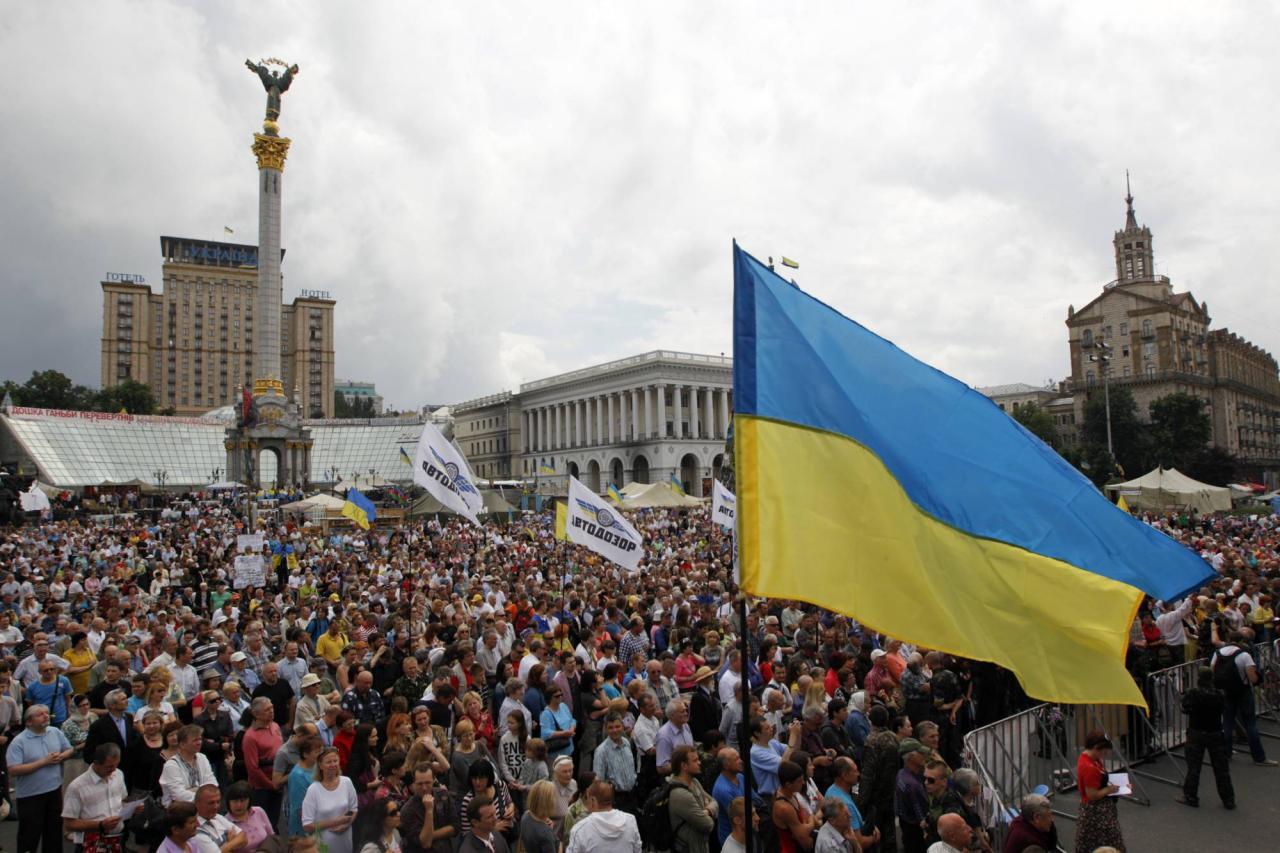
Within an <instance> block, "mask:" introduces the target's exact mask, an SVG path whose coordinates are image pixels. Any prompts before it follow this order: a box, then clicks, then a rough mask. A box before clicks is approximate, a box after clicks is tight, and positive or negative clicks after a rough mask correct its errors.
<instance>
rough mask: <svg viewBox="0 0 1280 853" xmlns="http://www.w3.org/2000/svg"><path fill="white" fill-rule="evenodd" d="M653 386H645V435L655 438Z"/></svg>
mask: <svg viewBox="0 0 1280 853" xmlns="http://www.w3.org/2000/svg"><path fill="white" fill-rule="evenodd" d="M652 392H653V386H652V385H646V386H644V437H645V438H653V393H652Z"/></svg>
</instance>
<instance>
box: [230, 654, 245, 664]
mask: <svg viewBox="0 0 1280 853" xmlns="http://www.w3.org/2000/svg"><path fill="white" fill-rule="evenodd" d="M248 659H249V656H248V655H246V654H245V653H244V652H236V653H235V654H233V655H232V656H231V662H232V663H239V662H240V661H242V660H248Z"/></svg>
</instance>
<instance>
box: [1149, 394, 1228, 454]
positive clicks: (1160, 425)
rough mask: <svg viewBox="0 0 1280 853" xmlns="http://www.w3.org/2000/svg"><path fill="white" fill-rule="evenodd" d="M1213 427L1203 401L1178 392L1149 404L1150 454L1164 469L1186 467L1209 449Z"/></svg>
mask: <svg viewBox="0 0 1280 853" xmlns="http://www.w3.org/2000/svg"><path fill="white" fill-rule="evenodd" d="M1212 436H1213V425H1212V424H1211V423H1210V422H1209V413H1208V412H1206V411H1205V407H1204V401H1203V400H1201V399H1200V398H1199V397H1193V396H1192V395H1190V394H1185V393H1182V392H1179V393H1177V394H1170V395H1168V396H1167V397H1161V398H1160V399H1159V400H1154V401H1152V403H1151V453H1152V455H1153V456H1154V461H1155V462H1156V463H1158V464H1160V465H1162V466H1164V467H1165V468H1179V469H1182V470H1184V471H1185V470H1186V468H1187V467H1188V466H1189V465H1190V464H1191V463H1192V461H1193V460H1195V459H1197V458H1198V457H1199V456H1200V454H1201V453H1203V452H1204V450H1205V449H1206V448H1207V447H1208V446H1209V440H1210V438H1212Z"/></svg>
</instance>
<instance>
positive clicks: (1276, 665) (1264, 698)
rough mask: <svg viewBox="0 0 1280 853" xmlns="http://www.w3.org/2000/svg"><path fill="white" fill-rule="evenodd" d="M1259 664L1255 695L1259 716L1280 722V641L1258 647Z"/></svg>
mask: <svg viewBox="0 0 1280 853" xmlns="http://www.w3.org/2000/svg"><path fill="white" fill-rule="evenodd" d="M1257 664H1258V684H1257V686H1256V687H1254V691H1253V695H1254V699H1255V705H1256V707H1257V709H1258V716H1259V717H1266V718H1267V719H1269V720H1272V721H1274V722H1280V640H1275V641H1274V642H1271V643H1265V644H1263V645H1260V646H1258V660H1257Z"/></svg>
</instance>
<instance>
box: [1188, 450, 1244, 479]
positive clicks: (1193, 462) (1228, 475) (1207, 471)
mask: <svg viewBox="0 0 1280 853" xmlns="http://www.w3.org/2000/svg"><path fill="white" fill-rule="evenodd" d="M1237 467H1238V464H1237V460H1236V458H1235V457H1234V456H1232V455H1231V454H1230V453H1228V452H1227V451H1226V450H1223V449H1222V448H1221V447H1202V448H1200V450H1199V452H1197V453H1196V454H1195V455H1194V456H1193V457H1191V458H1190V459H1188V460H1187V461H1186V462H1184V463H1183V465H1182V466H1181V471H1182V473H1184V474H1186V475H1187V476H1188V477H1192V478H1194V479H1196V480H1199V481H1200V482H1202V483H1208V484H1209V485H1211V486H1225V485H1227V484H1228V483H1233V482H1235V476H1236V469H1237Z"/></svg>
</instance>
